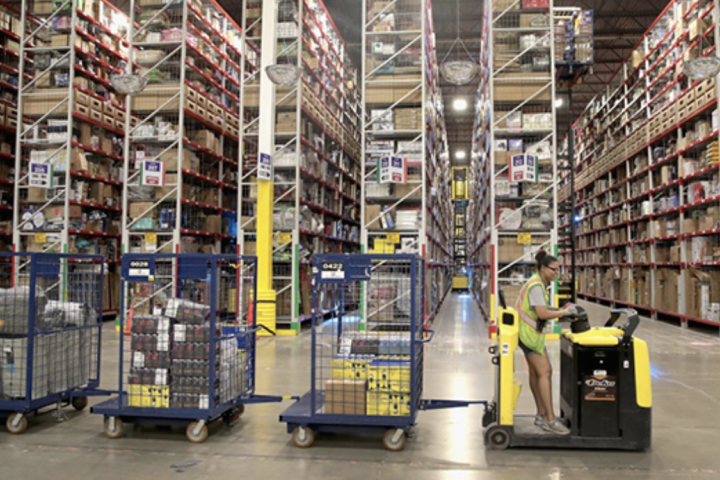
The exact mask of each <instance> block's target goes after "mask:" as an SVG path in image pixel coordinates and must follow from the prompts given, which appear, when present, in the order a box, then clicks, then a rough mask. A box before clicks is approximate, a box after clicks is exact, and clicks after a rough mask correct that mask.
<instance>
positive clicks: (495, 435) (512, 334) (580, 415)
mask: <svg viewBox="0 0 720 480" xmlns="http://www.w3.org/2000/svg"><path fill="white" fill-rule="evenodd" d="M501 302H502V304H503V308H501V309H499V315H498V319H499V322H498V329H499V331H498V336H497V345H493V346H491V347H490V354H491V355H492V362H493V364H494V365H496V366H497V368H498V376H497V390H496V392H495V399H494V401H493V402H491V403H490V404H489V406H488V407H487V409H486V411H485V416H484V418H483V426H484V427H485V444H486V446H487V447H488V448H490V449H494V450H503V449H506V448H513V447H528V448H585V449H617V450H644V449H647V448H649V447H650V444H651V433H652V427H651V418H652V386H651V379H650V359H649V354H648V346H647V343H645V341H643V340H641V339H639V338H636V337H634V333H635V329H636V328H637V326H638V324H639V321H640V319H639V317H638V315H637V313H636V312H635V311H634V310H630V309H623V310H613V311H612V312H611V314H610V319H609V320H608V321H607V322H606V323H605V325H604V326H603V327H600V328H590V324H589V322H588V321H587V313H586V312H585V311H584V310H583V309H582V308H581V307H578V310H579V315H578V316H577V317H576V318H575V319H572V320H574V321H573V322H572V324H571V326H572V327H573V328H572V330H569V331H568V330H566V331H563V334H562V336H561V339H560V342H561V347H560V351H561V360H560V376H561V381H560V398H561V402H560V410H561V419H562V420H563V421H564V422H565V424H566V426H567V427H568V428H569V429H570V434H569V435H564V436H563V435H557V434H554V433H549V432H545V431H544V430H542V429H541V428H540V427H537V426H535V425H534V415H527V416H524V415H515V408H516V406H517V401H518V398H519V396H520V390H521V383H520V382H519V381H518V380H516V379H515V378H514V369H515V368H514V367H515V355H514V354H515V350H516V349H517V348H518V321H519V317H518V314H517V311H516V310H514V309H512V308H506V306H505V304H504V300H503V299H502V294H501ZM622 316H625V317H626V322H625V324H623V325H622V326H621V327H616V326H615V324H616V322H617V321H618V320H619V319H620V317H622Z"/></svg>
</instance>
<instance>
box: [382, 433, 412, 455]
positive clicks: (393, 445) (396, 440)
mask: <svg viewBox="0 0 720 480" xmlns="http://www.w3.org/2000/svg"><path fill="white" fill-rule="evenodd" d="M406 441H407V435H406V434H405V432H404V431H403V430H400V429H399V428H398V429H394V428H391V429H390V430H388V431H387V432H385V435H384V436H383V445H384V446H385V448H387V449H388V450H390V451H391V452H399V451H401V450H402V449H404V448H405V442H406Z"/></svg>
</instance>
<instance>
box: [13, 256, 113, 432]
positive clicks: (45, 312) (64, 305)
mask: <svg viewBox="0 0 720 480" xmlns="http://www.w3.org/2000/svg"><path fill="white" fill-rule="evenodd" d="M103 268H104V266H103V264H102V263H101V257H100V256H90V255H79V256H78V255H73V256H70V255H62V254H12V253H7V254H1V255H0V412H2V411H9V412H20V413H22V412H27V411H30V410H37V409H39V408H42V407H44V406H47V405H51V404H53V403H56V402H58V401H63V400H69V399H70V398H72V397H80V396H86V395H88V394H92V390H93V389H95V388H96V387H97V386H98V385H99V373H100V372H99V365H100V333H101V332H100V327H101V321H102V305H103ZM74 404H75V403H74ZM78 405H79V404H78ZM82 407H84V403H83V404H82ZM78 408H81V407H78ZM24 425H25V426H26V424H24ZM23 430H24V427H23ZM13 433H20V432H19V431H13Z"/></svg>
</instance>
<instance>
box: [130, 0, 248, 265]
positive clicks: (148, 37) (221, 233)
mask: <svg viewBox="0 0 720 480" xmlns="http://www.w3.org/2000/svg"><path fill="white" fill-rule="evenodd" d="M131 12H132V14H131V22H130V28H129V34H128V38H129V39H130V43H129V47H130V58H129V62H128V65H127V70H126V72H127V73H132V74H135V75H139V76H142V77H145V78H147V79H148V84H147V86H146V87H145V89H144V90H143V91H142V92H140V93H138V94H136V95H133V96H131V97H129V99H128V104H127V108H128V110H130V111H132V112H133V116H128V117H127V118H126V119H125V129H126V131H127V136H126V139H125V148H124V153H125V157H124V160H125V169H124V173H125V179H124V183H125V191H124V198H123V203H124V209H123V211H124V215H123V230H122V235H123V251H124V252H129V253H205V254H211V253H236V251H237V246H236V237H237V234H236V232H237V219H236V210H237V204H238V164H239V163H238V158H239V147H238V146H239V129H240V96H241V88H242V76H241V75H242V70H243V67H244V66H242V64H243V63H244V62H245V61H246V58H245V57H244V56H243V54H242V38H241V29H240V28H239V26H237V25H236V24H235V22H234V21H233V20H232V19H231V18H230V17H229V15H228V14H227V13H226V12H225V11H224V10H223V9H222V8H221V7H220V6H219V5H218V4H217V3H216V2H214V1H213V0H178V1H174V2H163V1H161V0H137V1H133V2H132V4H131Z"/></svg>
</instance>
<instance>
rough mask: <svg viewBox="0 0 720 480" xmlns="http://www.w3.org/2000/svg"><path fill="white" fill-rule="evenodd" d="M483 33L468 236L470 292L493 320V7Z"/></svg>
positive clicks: (485, 13) (485, 17)
mask: <svg viewBox="0 0 720 480" xmlns="http://www.w3.org/2000/svg"><path fill="white" fill-rule="evenodd" d="M482 25H483V31H482V34H481V36H482V41H481V44H480V65H481V68H480V82H479V85H478V90H477V99H476V103H475V120H474V127H473V139H472V150H471V157H470V168H469V170H468V181H469V189H470V195H469V202H468V207H467V211H468V230H467V233H468V236H467V242H468V245H467V255H468V270H469V273H470V292H471V293H472V295H473V297H474V298H475V300H476V301H477V303H478V306H479V307H480V311H481V312H482V314H483V316H484V317H485V319H486V321H489V320H490V318H491V316H490V283H491V277H490V221H489V216H490V209H491V206H492V200H491V197H490V195H491V190H490V174H491V171H490V163H491V161H492V159H491V152H490V150H491V145H492V139H491V137H490V123H491V120H492V117H491V114H492V104H491V102H490V68H489V66H490V42H489V40H488V39H489V36H490V35H489V32H490V7H489V4H487V3H486V5H485V7H484V10H483V22H482Z"/></svg>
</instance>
